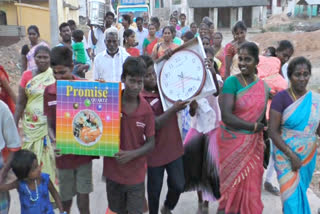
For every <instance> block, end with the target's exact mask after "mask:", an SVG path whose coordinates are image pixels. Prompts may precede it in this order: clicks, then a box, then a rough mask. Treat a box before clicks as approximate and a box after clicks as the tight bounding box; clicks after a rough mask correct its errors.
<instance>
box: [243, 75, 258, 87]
mask: <svg viewBox="0 0 320 214" xmlns="http://www.w3.org/2000/svg"><path fill="white" fill-rule="evenodd" d="M241 78H242V80H243V82H244V84H245V85H246V86H248V83H247V81H246V79H245V78H244V77H243V75H242V74H241ZM254 81H256V75H254V79H253V82H254Z"/></svg>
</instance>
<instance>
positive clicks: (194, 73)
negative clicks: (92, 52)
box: [159, 50, 206, 101]
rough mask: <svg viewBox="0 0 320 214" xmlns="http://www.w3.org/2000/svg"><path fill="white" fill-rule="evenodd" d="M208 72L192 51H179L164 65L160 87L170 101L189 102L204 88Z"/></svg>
mask: <svg viewBox="0 0 320 214" xmlns="http://www.w3.org/2000/svg"><path fill="white" fill-rule="evenodd" d="M205 75H206V72H205V68H204V65H203V62H202V60H201V58H200V57H199V56H198V55H197V54H196V53H194V52H192V51H186V50H185V51H179V52H177V53H175V54H174V55H173V56H172V57H170V59H169V60H168V61H167V62H166V63H165V64H164V66H163V68H162V70H161V73H160V79H159V81H160V86H161V90H162V92H163V94H164V95H165V96H166V97H167V98H168V99H169V100H170V101H177V100H187V99H189V98H191V97H193V96H195V95H196V94H197V93H198V92H199V90H201V88H202V87H203V83H204V81H205V78H206V76H205Z"/></svg>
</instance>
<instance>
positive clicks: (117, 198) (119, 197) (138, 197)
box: [106, 179, 145, 214]
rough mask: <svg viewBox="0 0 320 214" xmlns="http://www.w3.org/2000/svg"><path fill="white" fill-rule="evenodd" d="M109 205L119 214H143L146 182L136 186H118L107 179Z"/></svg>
mask: <svg viewBox="0 0 320 214" xmlns="http://www.w3.org/2000/svg"><path fill="white" fill-rule="evenodd" d="M106 186H107V197H108V205H109V208H110V210H111V211H113V212H116V213H117V214H126V213H130V214H142V213H143V209H144V203H145V196H144V193H145V188H144V182H143V183H140V184H135V185H125V184H118V183H116V182H114V181H111V180H109V179H107V185H106Z"/></svg>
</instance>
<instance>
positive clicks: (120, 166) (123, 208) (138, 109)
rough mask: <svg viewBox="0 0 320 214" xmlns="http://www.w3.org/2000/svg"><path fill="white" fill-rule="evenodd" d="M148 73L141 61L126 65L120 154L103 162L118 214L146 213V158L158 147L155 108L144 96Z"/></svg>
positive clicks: (131, 60)
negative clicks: (144, 80) (145, 79)
mask: <svg viewBox="0 0 320 214" xmlns="http://www.w3.org/2000/svg"><path fill="white" fill-rule="evenodd" d="M145 73H146V67H145V64H144V62H143V61H142V60H141V59H139V58H135V57H128V58H127V59H126V61H125V62H124V64H123V73H122V75H121V81H122V82H123V83H124V85H125V88H124V90H123V91H122V97H121V99H122V104H121V109H122V117H121V129H120V133H121V134H120V151H119V152H118V153H117V154H115V157H112V158H111V157H105V158H104V162H103V175H104V176H105V177H106V182H107V185H106V187H107V197H108V204H109V208H110V210H111V211H112V212H115V213H117V214H127V213H130V214H142V213H143V208H144V204H145V197H144V193H145V189H144V180H145V175H146V171H147V169H146V165H147V159H146V156H145V155H146V154H147V153H148V152H150V151H151V150H152V149H153V147H154V134H155V130H154V126H155V121H154V116H153V113H152V109H151V107H150V106H149V104H148V102H147V101H146V100H145V99H144V98H143V97H142V96H141V95H140V91H141V90H142V89H143V78H144V75H145Z"/></svg>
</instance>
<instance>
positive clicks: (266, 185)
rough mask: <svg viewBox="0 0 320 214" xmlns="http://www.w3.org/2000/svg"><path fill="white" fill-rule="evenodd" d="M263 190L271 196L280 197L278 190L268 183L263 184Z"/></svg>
mask: <svg viewBox="0 0 320 214" xmlns="http://www.w3.org/2000/svg"><path fill="white" fill-rule="evenodd" d="M264 189H265V190H266V191H268V192H270V193H271V194H273V195H276V196H280V191H279V190H278V188H277V187H275V186H273V185H272V184H271V183H269V182H264Z"/></svg>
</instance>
